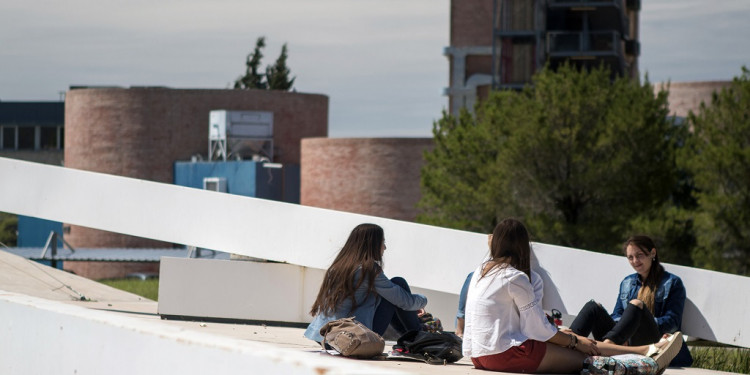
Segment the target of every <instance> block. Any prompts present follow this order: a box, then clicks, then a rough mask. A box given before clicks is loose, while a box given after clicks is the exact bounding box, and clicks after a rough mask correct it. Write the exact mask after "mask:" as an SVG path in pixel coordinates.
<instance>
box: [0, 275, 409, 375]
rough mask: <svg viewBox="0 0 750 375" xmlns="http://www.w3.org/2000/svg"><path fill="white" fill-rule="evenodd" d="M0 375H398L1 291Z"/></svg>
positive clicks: (330, 358) (352, 363)
mask: <svg viewBox="0 0 750 375" xmlns="http://www.w3.org/2000/svg"><path fill="white" fill-rule="evenodd" d="M0 322H2V323H0V337H1V338H2V339H0V374H78V375H86V374H94V375H96V374H110V375H120V374H122V375H132V374H158V375H164V374H181V375H191V374H196V375H205V374H234V373H237V369H246V370H247V371H249V372H250V373H254V374H311V375H312V374H315V375H319V374H383V373H390V374H399V373H401V372H395V371H388V370H387V369H384V368H380V367H377V368H374V367H371V366H368V365H367V364H366V363H362V362H361V361H340V360H335V359H334V358H332V357H327V356H321V355H319V354H317V353H315V354H313V353H303V352H300V351H299V350H291V349H281V348H276V347H274V346H271V345H266V344H263V343H258V342H253V341H248V340H239V339H232V338H226V337H221V336H216V335H211V334H205V333H201V332H194V331H187V330H184V329H182V328H177V327H173V326H168V325H165V324H159V322H149V321H145V320H142V319H137V318H132V317H127V316H121V315H117V314H112V313H109V312H105V311H97V310H92V309H87V308H84V307H78V306H72V305H66V304H63V303H61V302H55V301H49V300H44V299H38V298H34V297H29V296H24V295H19V294H14V293H10V292H5V291H2V290H0Z"/></svg>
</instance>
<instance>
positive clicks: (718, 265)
mask: <svg viewBox="0 0 750 375" xmlns="http://www.w3.org/2000/svg"><path fill="white" fill-rule="evenodd" d="M688 123H689V124H690V126H691V127H692V130H693V136H692V137H690V139H689V142H688V147H685V148H684V149H683V150H681V153H680V156H681V158H680V161H681V165H682V166H684V167H685V168H686V169H687V170H689V171H690V172H691V173H692V174H693V176H694V179H695V186H696V188H697V199H698V209H697V211H696V213H695V226H696V236H697V242H698V243H697V246H696V248H695V250H694V252H693V258H694V259H695V262H696V265H698V266H700V267H704V268H709V269H714V270H718V271H725V272H733V273H738V274H744V275H748V274H749V273H750V71H749V70H748V69H747V68H746V67H743V68H742V75H740V76H739V77H735V78H734V80H733V81H732V84H731V85H730V86H729V87H728V88H726V89H724V90H722V91H721V92H719V93H715V94H714V95H713V97H712V99H711V103H710V105H707V104H706V103H702V104H701V107H700V111H699V112H698V113H692V112H691V113H690V114H689V116H688Z"/></svg>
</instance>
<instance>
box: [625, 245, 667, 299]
mask: <svg viewBox="0 0 750 375" xmlns="http://www.w3.org/2000/svg"><path fill="white" fill-rule="evenodd" d="M629 245H633V246H635V247H636V248H638V250H640V251H641V252H642V253H643V254H644V255H646V256H651V249H656V245H654V241H653V240H652V239H651V238H650V237H648V236H632V237H630V238H628V240H627V241H625V246H624V247H623V251H625V252H626V253H627V251H628V246H629ZM663 274H664V267H663V266H662V265H661V263H659V254H658V252H657V253H656V254H654V256H653V260H652V261H651V268H649V270H648V275H646V280H641V283H642V286H641V290H639V291H638V297H637V298H638V299H639V300H641V301H642V302H643V304H644V305H646V307H647V308H648V310H649V311H651V314H653V313H654V298H655V297H656V288H657V287H658V286H659V280H661V277H662V275H663ZM639 277H640V275H639Z"/></svg>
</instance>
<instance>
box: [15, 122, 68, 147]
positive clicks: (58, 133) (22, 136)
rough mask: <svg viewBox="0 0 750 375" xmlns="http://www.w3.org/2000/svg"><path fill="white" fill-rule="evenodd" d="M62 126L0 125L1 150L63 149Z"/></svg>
mask: <svg viewBox="0 0 750 375" xmlns="http://www.w3.org/2000/svg"><path fill="white" fill-rule="evenodd" d="M64 136H65V131H64V128H63V127H62V126H18V125H0V150H62V149H63V146H64V145H65V142H64V139H63V137H64Z"/></svg>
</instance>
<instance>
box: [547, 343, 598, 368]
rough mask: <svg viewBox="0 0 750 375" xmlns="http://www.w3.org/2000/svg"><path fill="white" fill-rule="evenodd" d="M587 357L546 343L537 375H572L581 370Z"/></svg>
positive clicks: (575, 351)
mask: <svg viewBox="0 0 750 375" xmlns="http://www.w3.org/2000/svg"><path fill="white" fill-rule="evenodd" d="M586 357H587V355H585V354H583V353H581V352H579V351H577V350H573V349H568V348H563V347H561V346H557V345H555V344H550V343H547V351H546V352H545V353H544V358H542V362H541V363H539V367H538V368H537V369H536V373H537V374H572V373H577V372H579V371H581V369H583V360H584V359H585V358H586Z"/></svg>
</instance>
